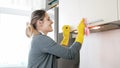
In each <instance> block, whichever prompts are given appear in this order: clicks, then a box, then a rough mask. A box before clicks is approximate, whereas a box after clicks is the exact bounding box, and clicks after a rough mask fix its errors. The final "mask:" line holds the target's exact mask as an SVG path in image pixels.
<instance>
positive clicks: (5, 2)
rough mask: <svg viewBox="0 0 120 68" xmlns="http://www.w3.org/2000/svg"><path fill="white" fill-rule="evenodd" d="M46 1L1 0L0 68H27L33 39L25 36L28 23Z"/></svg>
mask: <svg viewBox="0 0 120 68" xmlns="http://www.w3.org/2000/svg"><path fill="white" fill-rule="evenodd" d="M44 4H45V3H44V0H0V67H26V66H27V60H28V52H29V48H30V41H31V39H29V38H27V37H26V36H25V28H26V22H29V20H30V14H31V12H32V11H33V10H35V9H41V8H44Z"/></svg>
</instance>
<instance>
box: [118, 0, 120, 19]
mask: <svg viewBox="0 0 120 68" xmlns="http://www.w3.org/2000/svg"><path fill="white" fill-rule="evenodd" d="M118 14H119V20H120V0H118Z"/></svg>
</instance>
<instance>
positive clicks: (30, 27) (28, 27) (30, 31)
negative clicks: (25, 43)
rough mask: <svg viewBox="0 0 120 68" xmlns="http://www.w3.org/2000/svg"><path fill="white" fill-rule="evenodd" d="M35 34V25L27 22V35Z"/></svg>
mask: <svg viewBox="0 0 120 68" xmlns="http://www.w3.org/2000/svg"><path fill="white" fill-rule="evenodd" d="M32 35H33V27H32V26H31V25H30V23H26V36H27V37H29V38H30V37H31V36H32Z"/></svg>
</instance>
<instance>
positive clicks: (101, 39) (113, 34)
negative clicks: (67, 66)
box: [80, 29, 120, 68]
mask: <svg viewBox="0 0 120 68" xmlns="http://www.w3.org/2000/svg"><path fill="white" fill-rule="evenodd" d="M119 36H120V29H117V30H110V31H105V32H99V33H92V34H91V35H90V36H88V37H85V39H84V44H83V46H82V49H81V51H80V53H81V58H80V68H120V38H119Z"/></svg>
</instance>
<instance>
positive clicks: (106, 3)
mask: <svg viewBox="0 0 120 68" xmlns="http://www.w3.org/2000/svg"><path fill="white" fill-rule="evenodd" d="M79 11H80V12H79V16H80V17H85V18H87V20H88V22H89V23H95V24H100V23H101V24H102V23H107V22H111V21H115V20H118V14H117V0H79ZM100 20H103V21H100ZM95 21H100V22H95Z"/></svg>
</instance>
